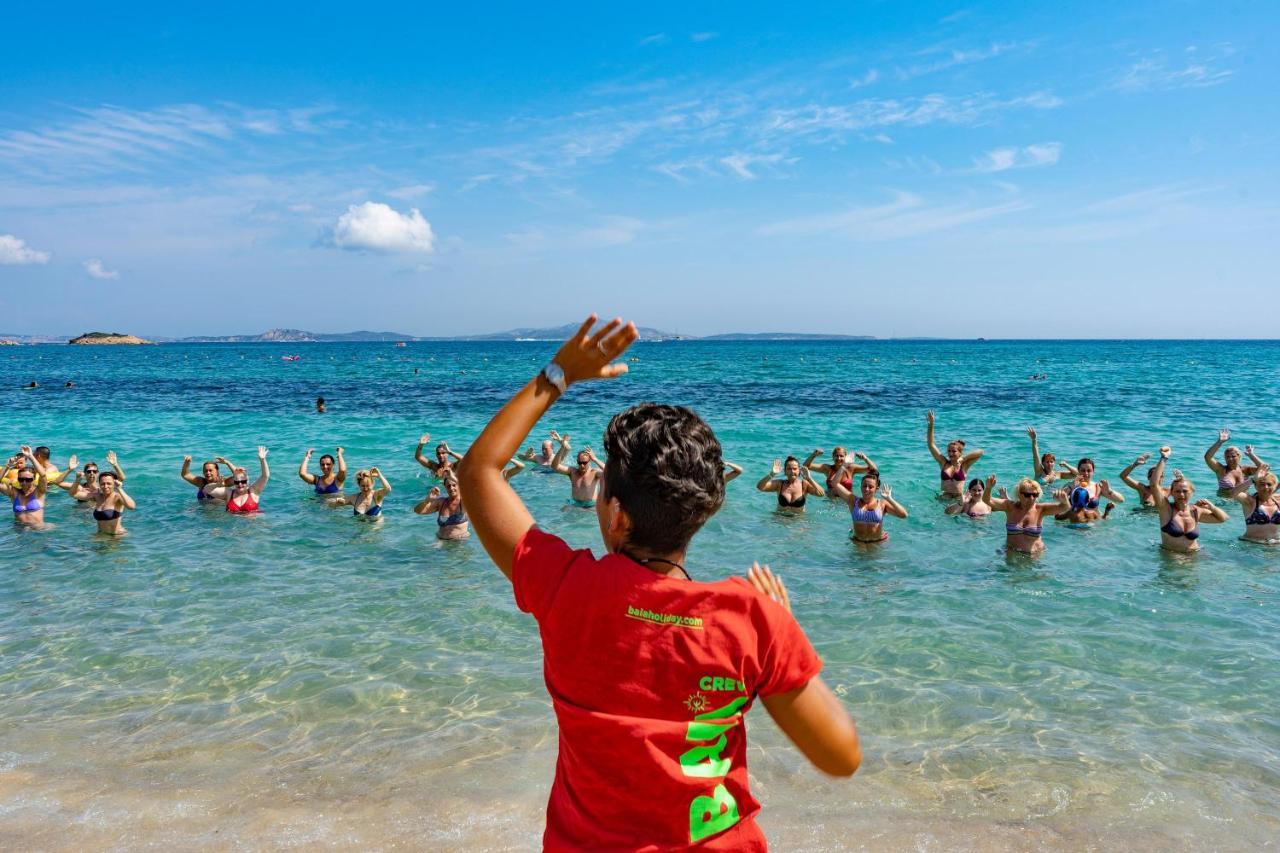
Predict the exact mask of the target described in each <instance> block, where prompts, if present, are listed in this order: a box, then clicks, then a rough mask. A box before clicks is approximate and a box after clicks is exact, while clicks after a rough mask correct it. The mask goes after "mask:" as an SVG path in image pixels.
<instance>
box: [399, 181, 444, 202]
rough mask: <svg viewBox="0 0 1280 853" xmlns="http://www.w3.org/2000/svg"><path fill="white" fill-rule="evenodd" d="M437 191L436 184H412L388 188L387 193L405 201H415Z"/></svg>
mask: <svg viewBox="0 0 1280 853" xmlns="http://www.w3.org/2000/svg"><path fill="white" fill-rule="evenodd" d="M435 191H436V185H435V184H410V185H409V186H406V187H396V188H395V189H393V190H387V195H388V196H390V197H391V198H398V199H403V200H405V201H415V200H417V199H420V198H422V197H423V196H425V195H430V194H431V193H433V192H435Z"/></svg>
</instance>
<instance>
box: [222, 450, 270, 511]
mask: <svg viewBox="0 0 1280 853" xmlns="http://www.w3.org/2000/svg"><path fill="white" fill-rule="evenodd" d="M258 464H259V465H261V466H262V473H261V474H260V475H259V476H258V479H256V480H254V481H253V484H252V485H250V484H249V474H248V472H246V471H245V469H243V468H236V469H234V470H232V472H231V487H230V488H229V489H228V490H227V512H233V513H236V514H238V515H239V514H247V513H252V512H257V511H258V503H259V501H261V500H262V491H263V489H265V488H266V487H267V481H268V480H270V479H271V469H270V468H268V467H267V448H265V447H261V446H259V447H258Z"/></svg>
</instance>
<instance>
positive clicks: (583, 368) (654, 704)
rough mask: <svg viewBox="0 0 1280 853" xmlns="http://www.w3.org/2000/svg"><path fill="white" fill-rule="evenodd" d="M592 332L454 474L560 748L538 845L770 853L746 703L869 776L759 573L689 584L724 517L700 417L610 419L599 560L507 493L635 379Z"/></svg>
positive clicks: (631, 412) (850, 727)
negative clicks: (527, 644) (542, 433)
mask: <svg viewBox="0 0 1280 853" xmlns="http://www.w3.org/2000/svg"><path fill="white" fill-rule="evenodd" d="M594 323H595V317H591V318H589V319H588V320H587V321H586V322H585V323H584V324H583V325H582V327H581V328H580V329H579V330H578V332H577V334H575V335H574V336H573V337H572V338H571V339H570V340H569V341H567V342H566V343H565V344H564V346H562V347H561V348H560V350H559V352H558V353H557V354H556V356H555V359H554V360H553V361H552V362H551V363H550V364H549V365H548V366H547V367H546V368H545V369H544V371H543V372H542V373H541V374H539V375H538V376H537V377H536V378H534V379H533V380H532V381H530V382H529V383H528V384H526V385H525V387H524V388H523V389H522V390H521V391H520V392H519V393H517V394H516V395H515V397H513V398H512V399H511V400H510V401H509V402H508V403H507V404H506V405H505V406H504V407H503V408H502V410H501V411H499V412H498V414H497V415H496V416H495V417H494V418H493V420H492V421H490V422H489V424H488V426H487V427H486V428H485V430H484V431H483V432H482V433H481V435H480V437H479V438H478V439H476V442H475V443H474V444H473V445H472V446H471V449H470V450H469V451H468V452H467V455H466V458H465V459H464V460H463V462H462V463H461V464H460V465H459V479H460V481H461V491H462V494H464V495H465V496H466V506H467V512H468V514H469V516H470V520H471V525H472V528H473V529H474V531H475V533H476V535H477V537H478V538H479V539H480V541H481V543H482V544H483V545H484V547H485V550H486V551H487V552H488V554H489V556H490V557H491V558H492V559H493V561H494V562H495V563H496V564H497V565H498V567H499V568H500V569H501V570H502V572H503V574H505V575H506V576H507V577H508V578H509V579H510V580H511V582H512V585H513V588H514V593H515V599H516V603H517V605H518V606H519V607H520V609H522V610H524V611H526V612H528V613H531V614H532V615H533V616H534V618H535V619H536V620H537V622H538V627H539V633H540V635H541V638H542V646H543V655H544V677H545V680H546V684H547V690H548V692H549V693H550V695H551V698H552V702H553V705H554V708H555V712H556V719H557V722H558V724H559V729H560V750H559V756H558V759H557V762H556V773H555V780H554V782H553V785H552V788H551V794H550V798H549V801H548V804H547V818H546V830H545V833H544V836H543V843H544V845H545V847H546V848H547V849H549V850H582V849H603V848H608V849H636V848H642V847H646V848H659V849H666V848H673V847H686V846H689V845H695V846H698V847H700V848H702V849H724V850H730V849H732V850H751V849H764V847H765V841H764V836H763V834H762V833H761V831H760V829H759V828H758V827H757V826H756V822H755V819H754V818H755V814H756V812H757V811H758V810H759V808H760V806H759V803H757V802H756V800H755V799H754V798H753V797H752V795H751V791H750V789H749V785H748V777H747V766H746V732H745V728H744V718H745V714H746V713H747V711H748V710H749V709H750V708H751V706H752V704H753V703H754V701H755V699H756V697H757V696H758V697H760V698H761V700H762V701H763V703H764V706H765V708H766V710H768V712H769V714H770V715H771V716H772V717H773V718H774V720H775V721H776V722H777V723H778V725H779V727H780V728H781V729H782V731H783V732H784V733H785V734H786V735H787V736H788V737H789V738H790V739H791V740H792V742H794V743H795V744H796V746H797V747H799V749H800V751H801V752H802V753H803V754H804V755H805V756H806V757H807V758H808V759H809V760H810V761H812V762H813V763H814V764H815V765H816V766H817V767H818V768H819V769H821V770H824V771H825V772H827V773H830V774H833V775H840V776H847V775H850V774H852V773H853V772H854V771H855V770H856V769H857V767H858V764H859V763H860V761H861V750H860V746H859V741H858V735H857V731H856V729H855V727H854V724H853V721H852V720H851V719H850V717H849V714H848V712H847V711H846V710H845V708H844V706H843V705H842V704H841V703H840V701H839V700H838V699H837V698H836V697H835V696H834V695H833V694H832V693H831V691H830V690H829V689H828V688H827V687H826V685H825V684H824V683H823V682H822V680H821V679H820V678H819V677H818V672H819V670H820V669H821V666H822V664H821V661H820V660H819V658H818V656H817V654H816V653H815V652H814V650H813V647H812V646H811V645H810V643H809V641H808V639H806V637H805V635H804V632H803V631H802V630H801V629H800V626H799V625H798V624H797V622H796V620H795V619H794V618H793V617H792V615H791V613H790V605H789V601H788V599H787V595H786V589H785V588H784V587H783V585H782V583H781V580H780V579H779V578H776V577H775V576H774V575H773V574H772V573H771V572H769V570H768V568H767V567H765V568H760V567H757V566H752V567H751V570H750V571H749V572H748V576H747V579H742V578H729V579H727V580H720V581H712V582H704V581H695V580H693V578H692V575H697V574H699V572H698V570H696V569H695V570H693V571H688V570H686V569H685V567H684V557H685V551H686V549H687V547H688V545H689V541H690V540H691V539H692V537H693V535H694V534H695V533H696V532H697V531H698V529H699V528H700V527H701V526H702V525H703V524H704V523H705V522H706V520H707V519H708V518H709V517H710V516H711V515H713V514H714V513H715V512H716V511H717V510H718V509H719V508H720V505H721V503H722V502H723V500H724V477H723V462H722V457H721V451H720V444H719V442H718V441H717V440H716V437H715V435H714V433H712V431H711V429H710V428H709V427H708V426H707V425H706V424H705V423H704V422H703V421H702V420H701V419H700V418H699V417H698V416H697V415H696V414H694V413H693V412H692V411H691V410H689V409H685V408H681V407H675V406H663V405H657V404H653V403H646V404H641V405H639V406H635V407H633V408H630V409H627V410H626V411H624V412H621V413H619V414H618V415H616V416H615V417H614V418H613V420H612V421H611V422H610V424H609V427H608V429H607V430H606V432H605V435H604V443H603V448H604V451H605V454H606V461H605V463H604V471H603V473H602V474H601V481H602V482H601V487H600V492H599V500H598V501H597V504H596V515H597V518H598V520H599V524H600V532H601V535H602V537H603V540H604V546H605V550H606V551H607V554H606V555H605V556H604V557H601V558H597V557H595V556H594V555H593V554H592V552H591V551H589V550H585V549H584V550H574V549H572V548H570V547H569V546H568V545H567V544H566V543H565V542H563V541H562V540H560V539H559V538H557V537H556V536H554V535H551V534H550V533H546V532H544V531H542V530H539V529H538V528H537V527H535V526H534V523H533V518H532V516H531V515H530V514H529V511H528V509H526V507H525V505H524V503H523V502H522V501H521V500H520V498H519V496H518V495H517V494H516V492H515V491H513V490H512V489H511V487H510V486H509V485H508V483H507V480H506V479H505V478H504V477H503V474H502V471H503V466H504V465H505V464H506V463H507V460H509V459H510V458H511V456H512V454H514V453H515V452H516V451H517V450H518V449H519V446H520V443H521V442H522V441H523V440H524V439H525V437H526V436H527V435H528V434H529V431H530V430H531V429H532V428H533V426H534V424H535V423H536V422H537V421H538V419H539V418H541V417H542V415H543V414H544V413H545V412H546V411H547V409H548V408H550V406H551V405H552V403H554V402H555V400H556V399H558V397H559V396H560V395H561V394H562V393H564V391H565V390H566V388H567V387H568V386H569V385H572V384H575V383H578V382H582V381H585V380H589V379H605V378H612V377H616V376H619V375H621V374H623V373H625V372H626V366H625V365H623V364H611V362H612V361H613V360H614V359H615V358H617V357H618V356H619V355H621V354H622V353H623V352H624V351H625V350H626V349H627V347H628V346H630V344H631V343H632V342H633V341H635V339H636V337H637V332H636V329H635V326H634V325H631V324H627V325H625V326H624V325H622V323H621V321H619V320H614V321H612V322H610V323H608V324H606V325H605V326H603V327H602V328H601V329H600V330H599V331H597V332H596V333H595V334H591V328H592V326H593V324H594Z"/></svg>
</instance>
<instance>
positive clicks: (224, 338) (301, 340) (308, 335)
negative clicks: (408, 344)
mask: <svg viewBox="0 0 1280 853" xmlns="http://www.w3.org/2000/svg"><path fill="white" fill-rule="evenodd" d="M416 340H418V339H417V338H415V337H414V336H413V335H402V334H400V333H399V332H365V331H360V332H337V333H326V332H304V331H303V330H301V329H268V330H267V331H265V332H263V333H262V334H260V335H197V336H196V337H192V338H179V339H178V340H177V341H176V343H183V344H259V343H282V344H306V343H343V342H353V343H358V342H361V341H416Z"/></svg>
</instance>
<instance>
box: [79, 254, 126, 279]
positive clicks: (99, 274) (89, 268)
mask: <svg viewBox="0 0 1280 853" xmlns="http://www.w3.org/2000/svg"><path fill="white" fill-rule="evenodd" d="M82 266H84V271H85V272H87V273H88V274H89V276H90V277H91V278H100V279H104V280H106V281H115V280H116V279H118V278H119V277H120V273H119V272H117V271H116V270H109V269H107V268H106V267H105V266H104V265H103V263H102V261H100V260H98V259H97V258H90V259H89V260H87V261H85V262H84V264H83V265H82Z"/></svg>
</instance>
